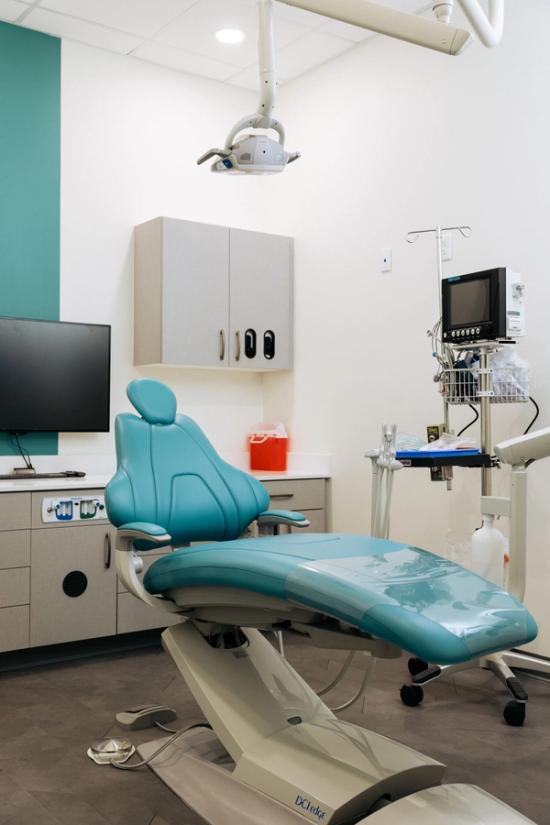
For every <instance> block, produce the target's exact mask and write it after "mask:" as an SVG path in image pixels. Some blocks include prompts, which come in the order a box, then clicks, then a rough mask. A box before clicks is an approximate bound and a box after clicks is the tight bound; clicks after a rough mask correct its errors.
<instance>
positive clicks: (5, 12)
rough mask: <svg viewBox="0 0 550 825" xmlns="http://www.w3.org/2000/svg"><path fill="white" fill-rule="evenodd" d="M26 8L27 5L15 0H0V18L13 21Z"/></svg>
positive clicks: (9, 21)
mask: <svg viewBox="0 0 550 825" xmlns="http://www.w3.org/2000/svg"><path fill="white" fill-rule="evenodd" d="M27 9H28V6H26V5H25V4H24V3H18V2H17V0H0V20H6V21H7V22H8V23H13V22H14V20H17V18H18V17H19V16H20V15H21V14H23V12H24V11H27Z"/></svg>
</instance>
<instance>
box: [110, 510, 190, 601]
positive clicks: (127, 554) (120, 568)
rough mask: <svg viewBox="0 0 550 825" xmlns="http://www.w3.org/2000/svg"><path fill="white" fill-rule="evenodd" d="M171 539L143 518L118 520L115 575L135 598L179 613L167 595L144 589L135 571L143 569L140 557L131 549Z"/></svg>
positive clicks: (158, 543)
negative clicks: (120, 522)
mask: <svg viewBox="0 0 550 825" xmlns="http://www.w3.org/2000/svg"><path fill="white" fill-rule="evenodd" d="M171 541H172V536H170V535H169V534H168V533H167V532H166V530H165V529H164V527H160V525H158V524H150V523H148V522H143V521H132V522H129V523H127V524H121V525H120V527H119V528H118V529H117V536H116V569H117V573H118V577H119V579H120V580H121V582H122V583H123V584H124V586H125V587H126V589H127V590H128V591H129V592H130V593H132V594H133V595H134V596H136V598H138V599H141V601H143V602H145V603H146V604H148V605H149V606H150V607H157V608H160V609H161V610H164V611H166V612H168V613H179V608H178V607H177V605H175V604H174V602H172V601H171V600H170V599H167V598H161V597H159V596H151V595H150V594H149V593H147V591H146V590H145V588H144V586H143V582H142V581H141V579H140V578H139V575H138V574H139V573H141V572H142V571H143V559H142V558H140V557H139V556H137V555H136V553H135V551H136V550H137V551H140V550H152V549H154V548H156V547H162V546H166V545H167V544H170V542H171Z"/></svg>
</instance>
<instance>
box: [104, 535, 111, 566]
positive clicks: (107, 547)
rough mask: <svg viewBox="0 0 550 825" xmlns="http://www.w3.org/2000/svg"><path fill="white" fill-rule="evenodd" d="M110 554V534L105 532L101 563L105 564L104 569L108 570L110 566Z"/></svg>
mask: <svg viewBox="0 0 550 825" xmlns="http://www.w3.org/2000/svg"><path fill="white" fill-rule="evenodd" d="M111 556H112V546H111V534H110V533H105V542H104V545H103V563H104V565H105V570H109V568H110V567H111Z"/></svg>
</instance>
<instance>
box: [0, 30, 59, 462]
mask: <svg viewBox="0 0 550 825" xmlns="http://www.w3.org/2000/svg"><path fill="white" fill-rule="evenodd" d="M60 98H61V41H60V40H59V39H58V38H56V37H49V36H48V35H45V34H41V33H40V32H35V31H31V30H30V29H24V28H20V27H19V26H12V25H9V24H8V23H0V315H16V316H20V317H26V318H47V319H50V320H58V319H59V290H60V283H59V222H60V218H59V211H60V210H59V201H60V146H61V134H60V131H61V130H60V109H61V99H60ZM21 380H24V376H21ZM1 389H2V388H1V387H0V404H1ZM22 441H23V443H24V446H25V448H26V449H27V450H28V451H29V452H30V453H31V455H33V454H34V455H51V454H56V453H57V447H58V443H57V434H56V433H29V434H28V435H26V436H24V438H23V439H22ZM0 454H1V455H13V454H15V451H14V448H13V446H12V444H11V442H10V439H9V437H8V436H6V435H4V434H2V433H0Z"/></svg>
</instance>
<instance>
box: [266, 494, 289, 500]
mask: <svg viewBox="0 0 550 825" xmlns="http://www.w3.org/2000/svg"><path fill="white" fill-rule="evenodd" d="M270 498H272V499H273V500H277V499H281V498H294V493H277V494H276V495H272V496H270Z"/></svg>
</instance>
